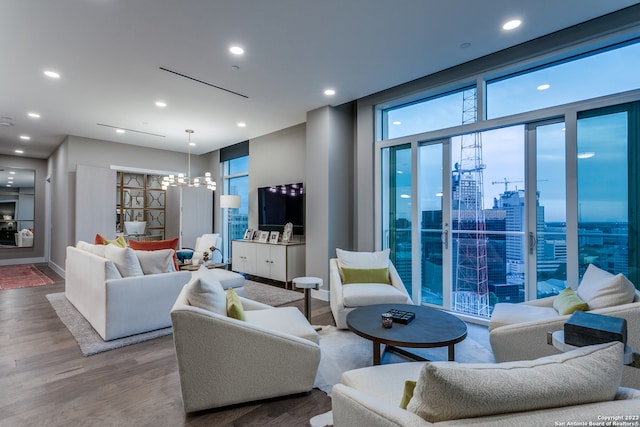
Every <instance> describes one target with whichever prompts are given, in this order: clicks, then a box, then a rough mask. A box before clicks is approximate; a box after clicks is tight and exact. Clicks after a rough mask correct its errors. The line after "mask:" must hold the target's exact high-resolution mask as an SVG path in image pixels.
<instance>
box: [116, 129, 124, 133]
mask: <svg viewBox="0 0 640 427" xmlns="http://www.w3.org/2000/svg"><path fill="white" fill-rule="evenodd" d="M116 133H124V129H116Z"/></svg>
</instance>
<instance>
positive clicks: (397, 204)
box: [381, 144, 413, 295]
mask: <svg viewBox="0 0 640 427" xmlns="http://www.w3.org/2000/svg"><path fill="white" fill-rule="evenodd" d="M381 161H382V164H381V170H382V206H383V209H382V236H383V243H382V247H383V248H390V249H391V254H390V259H391V262H393V265H394V266H395V267H396V270H398V274H399V275H400V278H401V279H402V282H403V283H404V286H405V288H407V292H409V295H412V283H413V281H412V276H411V270H412V268H411V263H412V258H411V241H412V239H411V214H412V210H411V209H412V208H411V206H412V203H411V188H412V187H411V180H412V168H411V145H410V144H405V145H400V146H396V147H388V148H384V149H382V158H381Z"/></svg>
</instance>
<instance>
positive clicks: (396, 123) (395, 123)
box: [393, 120, 402, 125]
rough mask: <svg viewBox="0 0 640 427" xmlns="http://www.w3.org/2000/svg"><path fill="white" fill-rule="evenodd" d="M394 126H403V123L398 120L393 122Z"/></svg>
mask: <svg viewBox="0 0 640 427" xmlns="http://www.w3.org/2000/svg"><path fill="white" fill-rule="evenodd" d="M393 124H394V125H401V124H402V122H401V121H399V120H396V121H395V122H393Z"/></svg>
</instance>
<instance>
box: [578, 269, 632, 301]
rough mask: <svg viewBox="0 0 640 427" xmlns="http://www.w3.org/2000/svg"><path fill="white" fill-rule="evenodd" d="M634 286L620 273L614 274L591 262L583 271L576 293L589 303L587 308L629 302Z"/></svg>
mask: <svg viewBox="0 0 640 427" xmlns="http://www.w3.org/2000/svg"><path fill="white" fill-rule="evenodd" d="M635 291H636V288H635V287H634V286H633V284H632V283H631V282H630V281H629V280H628V279H627V278H626V277H625V276H624V275H623V274H622V273H618V274H616V275H615V276H614V275H613V274H611V273H609V272H608V271H604V270H602V269H600V268H598V267H596V266H595V265H593V264H589V266H588V267H587V271H585V272H584V276H582V280H581V281H580V286H578V290H577V291H576V293H577V294H578V296H579V297H580V299H582V300H583V301H584V302H586V303H587V304H589V310H596V309H598V308H604V307H614V306H616V305H622V304H629V303H630V302H632V301H633V298H634V296H635Z"/></svg>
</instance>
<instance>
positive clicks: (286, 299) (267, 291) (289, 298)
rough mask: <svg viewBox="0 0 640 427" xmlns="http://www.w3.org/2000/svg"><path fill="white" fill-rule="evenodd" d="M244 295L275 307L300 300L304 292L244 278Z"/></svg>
mask: <svg viewBox="0 0 640 427" xmlns="http://www.w3.org/2000/svg"><path fill="white" fill-rule="evenodd" d="M244 297H245V298H248V299H252V300H255V301H260V302H261V303H263V304H268V305H272V306H274V307H276V306H279V305H282V304H288V303H290V302H294V301H300V300H301V299H303V298H304V294H303V293H301V292H296V291H290V290H287V289H282V288H278V287H277V286H272V285H266V284H264V283H258V282H254V281H251V280H245V282H244Z"/></svg>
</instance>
